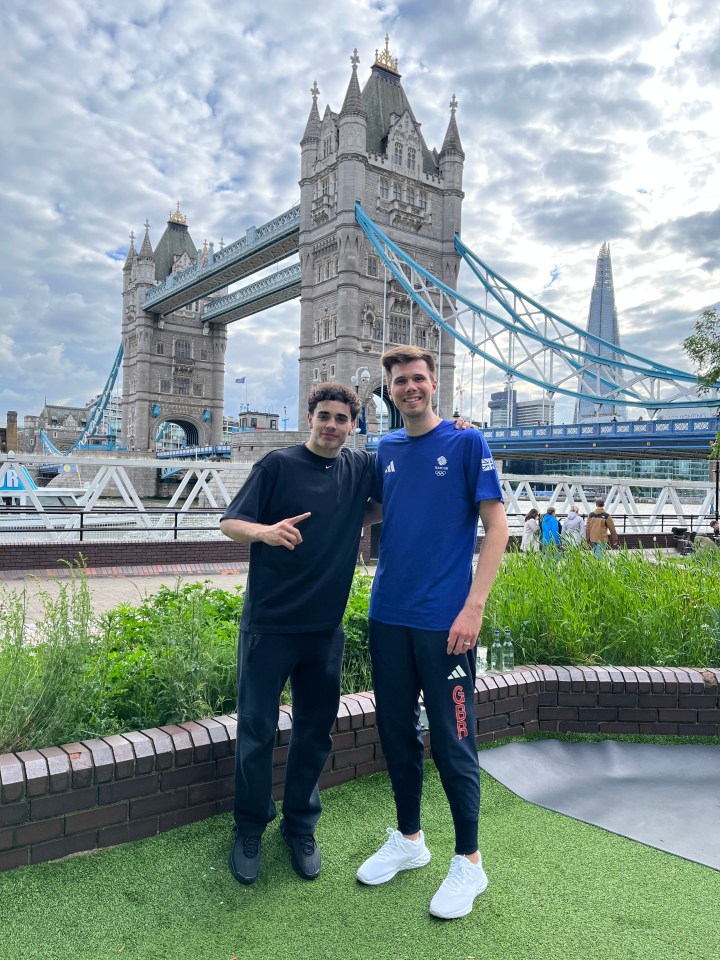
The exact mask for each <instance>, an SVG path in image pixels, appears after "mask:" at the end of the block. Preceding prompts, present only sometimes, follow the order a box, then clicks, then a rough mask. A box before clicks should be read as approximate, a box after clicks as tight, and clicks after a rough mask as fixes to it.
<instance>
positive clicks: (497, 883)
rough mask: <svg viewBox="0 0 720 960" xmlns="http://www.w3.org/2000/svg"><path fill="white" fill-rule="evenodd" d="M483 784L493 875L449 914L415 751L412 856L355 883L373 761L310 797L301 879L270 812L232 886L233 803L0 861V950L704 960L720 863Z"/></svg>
mask: <svg viewBox="0 0 720 960" xmlns="http://www.w3.org/2000/svg"><path fill="white" fill-rule="evenodd" d="M482 790H483V795H482V817H481V850H482V852H483V859H484V863H485V867H486V870H487V873H488V876H489V878H490V885H489V887H488V890H487V892H486V893H484V894H483V895H482V896H481V897H479V898H478V899H477V901H476V906H475V909H474V911H473V912H472V913H471V914H470V915H469V916H468V917H465V918H463V919H461V920H454V921H450V922H445V921H440V920H435V919H433V918H432V917H430V916H429V914H428V911H427V908H428V903H429V901H430V899H431V897H432V895H433V893H434V892H435V890H436V888H437V887H438V885H439V884H440V883H441V881H442V879H443V878H444V876H445V873H446V872H447V868H448V863H449V860H450V857H451V856H452V853H453V837H452V826H451V820H450V815H449V811H448V809H447V804H446V801H445V797H444V794H443V791H442V787H441V785H440V781H439V778H438V775H437V772H436V770H435V768H434V766H433V765H432V764H430V763H428V764H427V769H426V776H425V793H424V799H423V822H424V826H425V831H426V836H427V842H428V846H429V847H430V849H431V850H432V853H433V859H432V862H431V863H430V864H429V866H427V867H426V868H424V869H422V870H414V871H409V872H407V873H403V874H399V875H398V876H397V877H396V878H395V879H394V880H393V881H391V882H390V883H389V884H387V885H385V886H382V887H363V886H362V885H360V884H358V883H357V882H356V881H355V870H356V869H357V867H358V865H359V864H360V863H361V862H362V860H363V859H364V858H365V857H366V856H368V855H369V854H370V853H371V852H373V851H374V849H375V848H376V847H377V846H378V845H379V844H380V843H382V842H383V841H384V840H385V827H386V826H387V825H389V824H391V823H392V811H393V807H392V800H391V792H390V785H389V781H388V779H387V776H386V775H385V774H378V775H376V776H373V777H368V778H365V779H363V780H359V781H355V782H352V783H349V784H346V785H345V786H343V787H338V788H335V789H333V790H328V791H326V792H325V793H324V794H323V800H324V807H325V812H324V814H323V817H322V819H321V821H320V825H319V828H318V834H317V836H318V841H319V843H320V845H321V847H322V850H323V858H324V861H323V870H322V873H321V876H320V878H319V879H318V880H316V881H315V882H313V883H308V882H303V881H301V880H299V879H298V878H297V877H296V876H295V874H294V873H293V872H292V869H291V867H290V864H289V858H288V851H287V848H286V846H285V845H284V844H283V842H282V841H281V839H280V837H279V834H278V830H277V821H276V822H275V823H274V824H271V825H270V827H269V828H268V831H267V833H266V835H265V839H264V842H263V850H262V857H263V859H262V869H261V875H260V878H259V880H258V881H257V883H256V884H255V885H254V886H252V887H243V886H241V885H240V884H238V883H236V882H235V880H234V879H233V878H232V877H231V875H230V874H229V872H228V870H227V867H226V862H227V855H228V852H229V847H230V840H231V818H230V816H229V815H226V816H220V817H215V818H213V819H211V820H205V821H203V822H201V823H197V824H194V825H192V826H189V827H184V828H182V829H179V830H174V831H171V832H170V833H166V834H163V835H161V836H158V837H153V838H151V839H149V840H143V841H139V842H136V843H133V844H128V845H125V846H122V847H118V848H115V849H113V850H108V851H104V852H102V853H97V854H91V855H88V856H82V857H76V858H73V859H70V860H66V861H63V862H59V863H49V864H42V865H38V866H35V867H25V868H20V869H18V870H14V871H11V872H9V873H5V874H0V960H109V958H121V960H232V958H237V960H255V958H257V960H325V958H328V960H330V958H332V960H335V958H338V960H342V958H347V960H385V958H388V960H389V958H393V960H481V958H482V960H485V958H498V960H499V958H502V960H664V958H667V960H685V958H687V960H690V958H692V960H716V958H717V957H718V946H717V920H718V903H719V902H720V872H717V871H714V870H711V869H709V868H707V867H702V866H699V865H698V864H695V863H691V862H689V861H686V860H682V859H680V858H678V857H674V856H672V855H670V854H666V853H663V852H661V851H658V850H655V849H652V848H650V847H645V846H642V845H641V844H638V843H635V842H633V841H631V840H626V839H624V838H622V837H619V836H616V835H614V834H611V833H607V832H605V831H603V830H600V829H598V828H596V827H592V826H589V825H587V824H584V823H579V822H577V821H574V820H571V819H569V818H567V817H564V816H562V815H560V814H556V813H551V812H549V811H547V810H544V809H542V808H540V807H536V806H533V805H532V804H529V803H526V802H525V801H523V800H520V799H519V798H518V797H516V796H514V795H513V794H511V793H510V792H509V791H508V790H506V789H505V788H504V787H502V786H501V785H500V784H498V783H497V782H496V781H494V780H492V779H491V778H490V777H489V776H487V775H486V774H485V773H482Z"/></svg>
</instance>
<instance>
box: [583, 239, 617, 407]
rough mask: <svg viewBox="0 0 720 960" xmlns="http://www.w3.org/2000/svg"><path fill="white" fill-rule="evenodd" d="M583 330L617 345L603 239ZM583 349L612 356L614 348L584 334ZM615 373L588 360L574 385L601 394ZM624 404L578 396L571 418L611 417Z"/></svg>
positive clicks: (610, 278) (609, 266) (607, 250)
mask: <svg viewBox="0 0 720 960" xmlns="http://www.w3.org/2000/svg"><path fill="white" fill-rule="evenodd" d="M587 331H588V333H589V334H592V335H593V336H595V337H600V338H602V339H603V340H605V341H607V343H608V344H614V345H615V346H617V347H619V346H620V331H619V330H618V319H617V309H616V308H615V290H614V288H613V276H612V262H611V260H610V246H609V244H608V243H603V245H602V246H601V247H600V253H599V254H598V258H597V267H596V268H595V283H594V284H593V289H592V294H591V296H590V311H589V313H588V323H587ZM585 350H586V351H587V353H589V354H595V355H596V356H599V357H607V358H608V359H610V360H614V359H615V356H616V355H615V351H614V350H613V349H612V347H611V346H606V345H605V344H600V343H596V342H595V341H594V340H591V339H590V338H588V339H587V340H586V341H585ZM617 375H618V374H617V373H615V372H614V370H613V368H612V367H607V366H604V365H602V364H599V363H598V364H593V363H592V362H591V363H590V364H589V365H588V366H587V367H586V369H585V370H584V371H583V372H582V374H580V376H578V389H579V391H580V392H582V393H592V394H594V395H595V396H600V397H602V396H603V395H604V394H607V393H608V392H609V391H610V390H611V389H612V386H611V383H610V382H609V381H614V380H615V378H616V376H617ZM624 413H625V408H624V407H623V406H622V405H621V404H617V403H602V402H601V401H598V402H593V401H592V400H578V401H577V403H576V405H575V422H576V423H580V422H581V421H582V420H588V419H589V420H608V419H611V418H612V417H617V418H618V419H620V418H621V417H622V416H624Z"/></svg>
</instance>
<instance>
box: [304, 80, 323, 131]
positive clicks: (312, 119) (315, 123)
mask: <svg viewBox="0 0 720 960" xmlns="http://www.w3.org/2000/svg"><path fill="white" fill-rule="evenodd" d="M310 93H311V94H312V101H313V102H312V106H311V107H310V113H309V115H308V119H307V123H306V124H305V133H304V134H303V136H302V140H301V141H300V146H301V147H304V146H305V144H306V142H309V141H310V140H319V139H320V113H319V111H318V105H317V98H318V96H319V94H320V89H319V87H318V85H317V80H313V85H312V87H311V88H310Z"/></svg>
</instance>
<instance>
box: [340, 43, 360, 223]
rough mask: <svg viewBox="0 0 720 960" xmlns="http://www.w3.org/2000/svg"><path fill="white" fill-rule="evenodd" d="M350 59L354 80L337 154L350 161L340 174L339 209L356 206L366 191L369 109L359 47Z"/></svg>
mask: <svg viewBox="0 0 720 960" xmlns="http://www.w3.org/2000/svg"><path fill="white" fill-rule="evenodd" d="M350 63H351V64H352V73H351V75H350V83H349V84H348V88H347V93H346V94H345V101H344V103H343V105H342V110H341V111H340V114H339V116H338V121H337V137H338V139H337V157H338V161H340V160H344V161H345V163H346V164H347V165H346V166H345V168H344V172H343V176H342V177H338V178H337V198H338V209H339V210H347V211H351V210H353V209H354V204H355V200H356V199H357V198H358V197H361V196H362V195H363V191H364V183H365V166H364V161H365V158H366V156H367V112H366V110H365V107H364V106H363V100H362V94H361V93H360V84H359V83H358V78H357V68H358V64H359V63H360V57H359V56H358V52H357V48H356V49H355V50H353V54H352V56H351V57H350Z"/></svg>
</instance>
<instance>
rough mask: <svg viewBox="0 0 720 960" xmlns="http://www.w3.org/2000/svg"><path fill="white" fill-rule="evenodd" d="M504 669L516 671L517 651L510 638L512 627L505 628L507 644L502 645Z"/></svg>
mask: <svg viewBox="0 0 720 960" xmlns="http://www.w3.org/2000/svg"><path fill="white" fill-rule="evenodd" d="M502 658H503V669H504V670H514V669H515V650H514V648H513V642H512V639H511V637H510V627H505V642H504V643H503V645H502Z"/></svg>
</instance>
